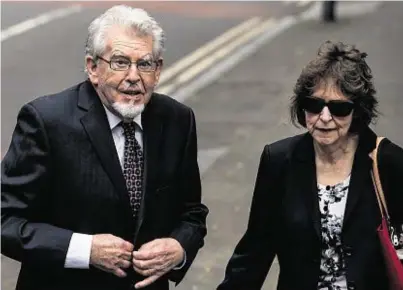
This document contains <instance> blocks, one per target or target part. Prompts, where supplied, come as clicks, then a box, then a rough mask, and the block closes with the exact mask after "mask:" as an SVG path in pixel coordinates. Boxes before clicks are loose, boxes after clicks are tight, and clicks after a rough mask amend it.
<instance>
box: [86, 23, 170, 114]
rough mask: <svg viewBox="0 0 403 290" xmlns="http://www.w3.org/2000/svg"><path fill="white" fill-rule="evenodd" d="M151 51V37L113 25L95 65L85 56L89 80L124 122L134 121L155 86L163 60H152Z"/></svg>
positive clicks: (104, 102)
mask: <svg viewBox="0 0 403 290" xmlns="http://www.w3.org/2000/svg"><path fill="white" fill-rule="evenodd" d="M152 49H153V39H152V37H151V36H138V35H136V34H135V32H134V31H129V30H127V29H125V28H122V27H119V26H115V27H112V28H111V29H110V30H109V31H108V33H107V37H106V47H105V52H104V53H103V55H99V56H98V57H100V58H99V59H98V60H97V61H96V62H95V61H94V59H93V58H92V57H90V56H87V57H86V63H87V71H88V75H89V78H90V81H91V82H92V84H93V85H94V87H95V89H96V91H97V93H98V95H99V97H100V98H101V101H102V102H103V104H104V105H105V106H106V107H107V108H108V109H109V110H111V111H112V112H113V113H114V114H116V115H117V116H119V117H121V118H123V119H133V118H134V117H135V116H137V115H138V114H140V113H141V112H142V111H143V109H144V106H145V105H146V104H147V103H148V102H149V100H150V98H151V94H152V92H153V90H154V88H155V86H156V85H157V83H158V80H159V77H160V73H161V67H162V59H155V58H154V56H153V53H152V52H153V50H152ZM108 62H111V63H108ZM130 62H131V64H129V63H130ZM150 65H151V67H152V69H151V70H150ZM111 66H112V68H111ZM128 66H130V67H129V68H128Z"/></svg>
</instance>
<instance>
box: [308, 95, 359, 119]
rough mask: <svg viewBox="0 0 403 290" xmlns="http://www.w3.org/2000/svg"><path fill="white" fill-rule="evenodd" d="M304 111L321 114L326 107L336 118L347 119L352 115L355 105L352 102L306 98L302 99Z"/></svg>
mask: <svg viewBox="0 0 403 290" xmlns="http://www.w3.org/2000/svg"><path fill="white" fill-rule="evenodd" d="M301 105H302V109H304V110H306V111H308V112H310V113H313V114H320V113H321V112H322V110H323V108H324V107H325V106H326V107H327V108H328V109H329V111H330V114H332V115H333V116H335V117H346V116H348V115H350V114H351V112H352V110H353V109H354V107H355V105H354V103H353V102H351V101H342V100H332V101H327V102H326V101H325V100H323V99H321V98H316V97H305V98H303V99H302V103H301Z"/></svg>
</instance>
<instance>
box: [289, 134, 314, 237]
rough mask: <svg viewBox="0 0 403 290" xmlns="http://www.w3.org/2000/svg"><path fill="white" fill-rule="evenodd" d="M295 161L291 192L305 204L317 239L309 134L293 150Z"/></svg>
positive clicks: (311, 143) (312, 150)
mask: <svg viewBox="0 0 403 290" xmlns="http://www.w3.org/2000/svg"><path fill="white" fill-rule="evenodd" d="M295 149H296V151H295V161H294V162H293V165H292V166H291V170H292V174H291V180H290V182H292V187H293V189H292V190H293V191H295V192H298V194H299V196H300V197H301V198H302V200H303V203H304V204H305V206H306V208H307V211H308V214H309V216H310V218H311V219H312V221H313V226H314V229H315V232H316V234H317V235H318V237H319V238H320V237H321V229H320V228H321V221H320V211H319V199H318V187H317V182H316V166H315V154H314V149H313V140H312V137H311V136H310V135H309V133H307V134H305V136H304V137H303V138H302V139H301V141H300V142H299V143H298V144H297V147H296V148H295Z"/></svg>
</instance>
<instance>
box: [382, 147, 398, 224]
mask: <svg viewBox="0 0 403 290" xmlns="http://www.w3.org/2000/svg"><path fill="white" fill-rule="evenodd" d="M383 143H385V144H383ZM378 163H379V174H380V178H381V182H382V187H383V190H384V193H385V199H386V203H387V206H388V210H389V215H390V217H391V221H392V223H393V224H396V225H402V224H403V188H402V178H403V149H402V148H401V147H399V146H398V145H396V144H394V143H392V142H390V141H389V140H384V141H383V142H382V143H381V147H380V155H379V160H378Z"/></svg>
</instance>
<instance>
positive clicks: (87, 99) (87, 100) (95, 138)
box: [78, 81, 131, 215]
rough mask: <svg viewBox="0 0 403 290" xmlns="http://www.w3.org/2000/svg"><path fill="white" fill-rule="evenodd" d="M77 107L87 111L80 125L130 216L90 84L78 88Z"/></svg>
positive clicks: (106, 127)
mask: <svg viewBox="0 0 403 290" xmlns="http://www.w3.org/2000/svg"><path fill="white" fill-rule="evenodd" d="M78 106H79V107H80V108H82V109H84V110H86V111H87V112H86V114H85V115H84V116H83V117H82V118H81V123H82V125H83V127H84V129H85V131H86V132H87V135H88V137H89V139H90V141H91V143H92V145H93V147H94V148H95V151H96V153H97V155H98V157H99V159H100V161H101V164H102V166H103V168H104V170H105V171H106V173H107V174H108V176H109V178H110V179H111V181H112V183H113V185H114V186H115V188H116V191H117V192H118V194H119V197H120V198H121V199H122V201H123V204H125V205H127V207H126V211H127V213H128V214H129V215H130V213H131V209H130V202H129V196H128V193H127V189H126V182H125V180H124V177H123V174H122V168H121V166H120V163H119V158H118V155H117V151H116V147H115V143H114V141H113V137H112V133H111V131H110V126H109V123H108V119H107V117H106V113H105V109H104V107H103V106H102V103H101V101H100V99H99V97H98V95H97V93H96V91H95V90H94V88H93V86H92V84H91V83H90V82H88V81H87V82H85V83H84V84H83V85H82V86H81V88H80V92H79V103H78Z"/></svg>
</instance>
